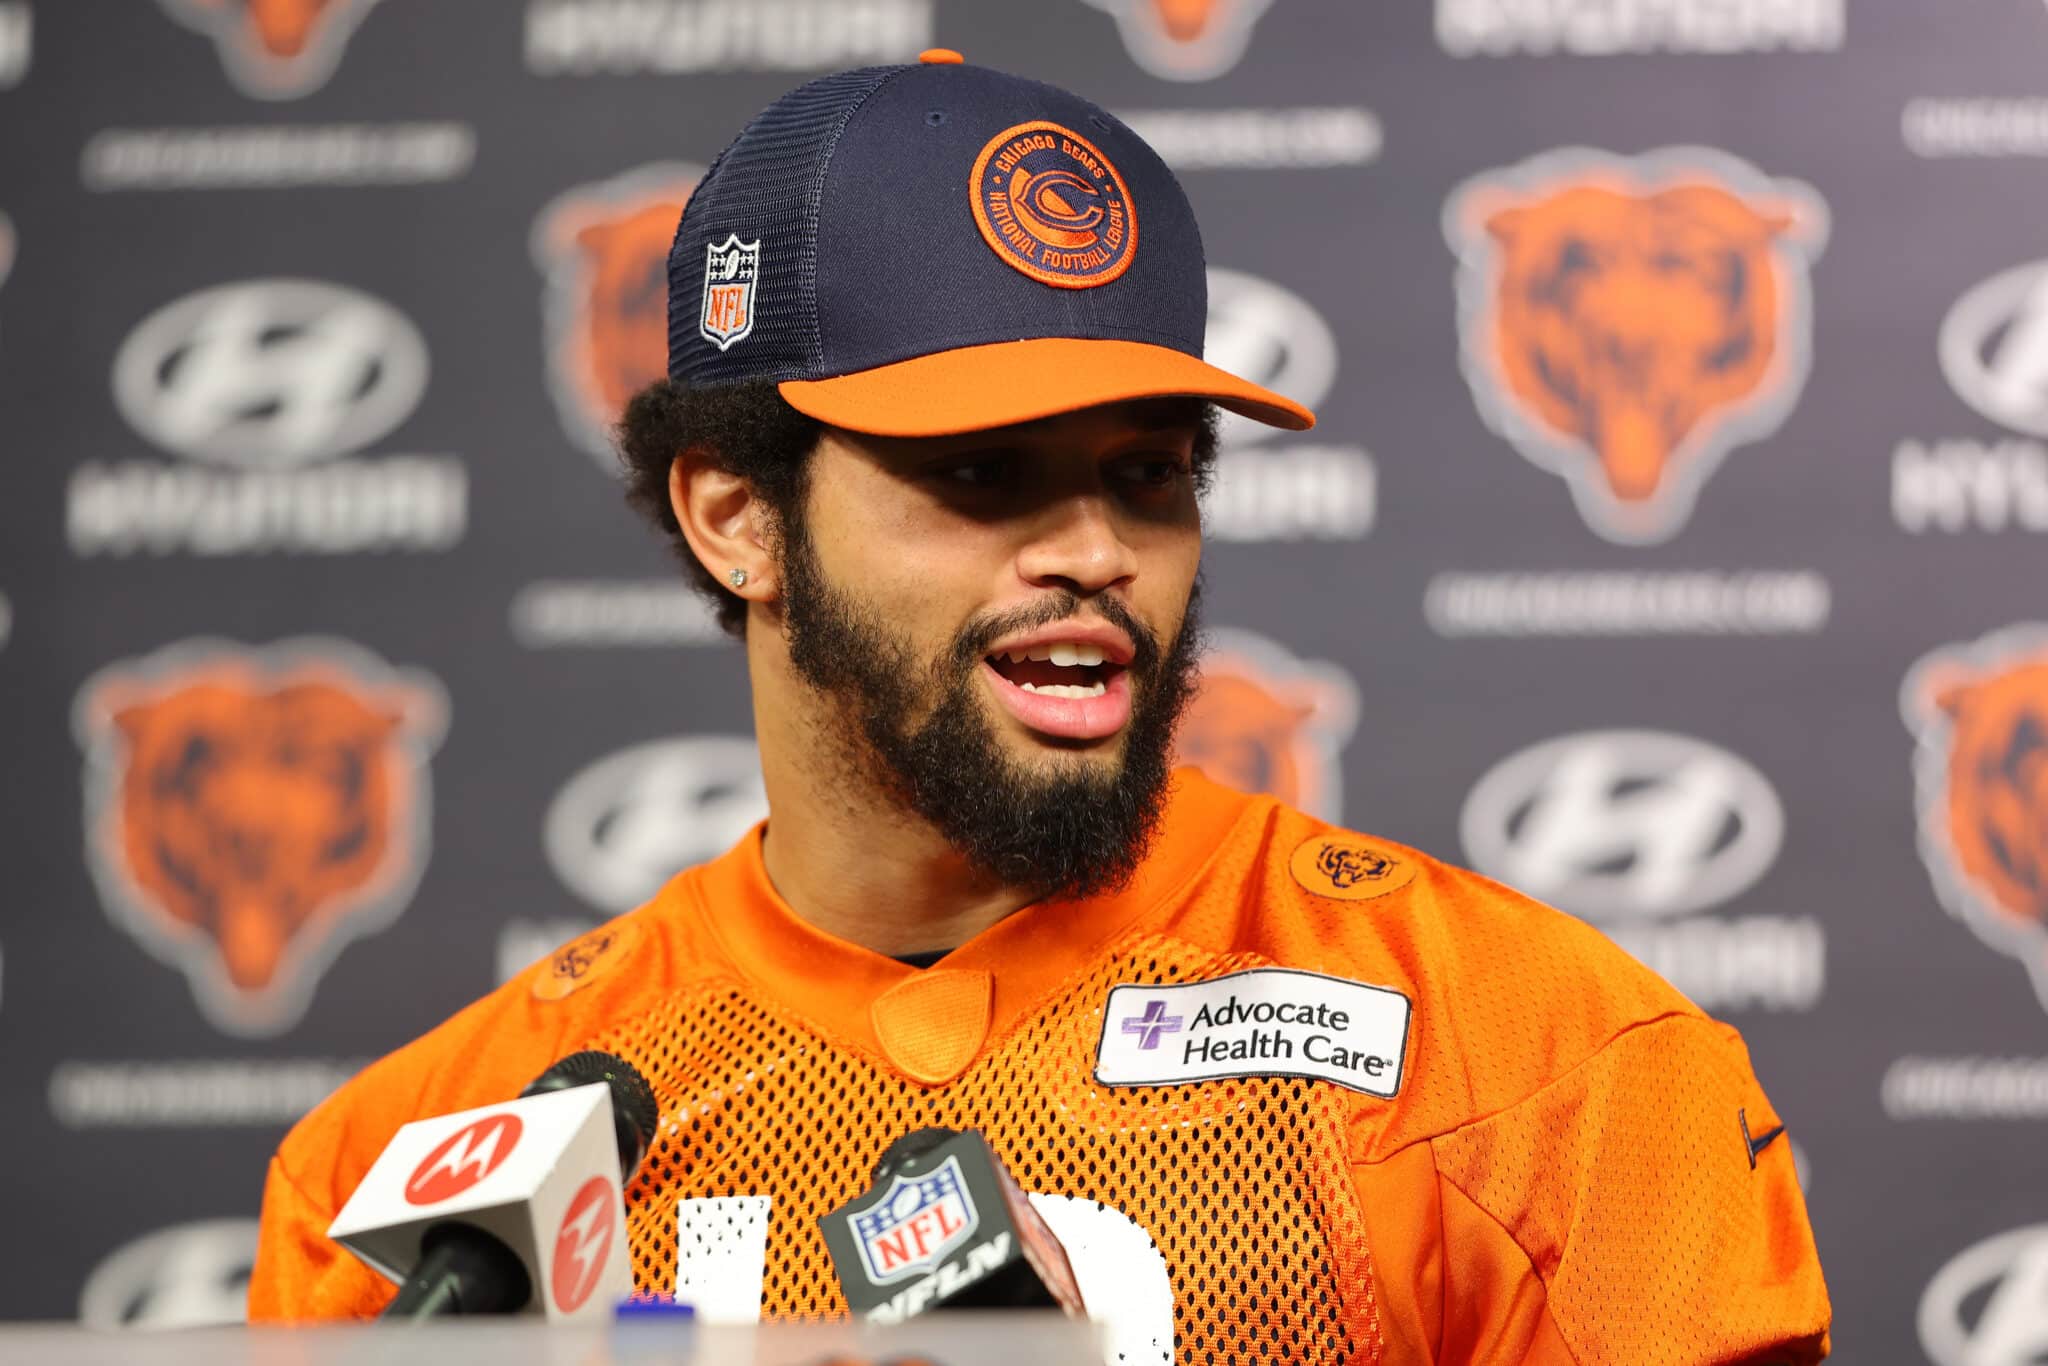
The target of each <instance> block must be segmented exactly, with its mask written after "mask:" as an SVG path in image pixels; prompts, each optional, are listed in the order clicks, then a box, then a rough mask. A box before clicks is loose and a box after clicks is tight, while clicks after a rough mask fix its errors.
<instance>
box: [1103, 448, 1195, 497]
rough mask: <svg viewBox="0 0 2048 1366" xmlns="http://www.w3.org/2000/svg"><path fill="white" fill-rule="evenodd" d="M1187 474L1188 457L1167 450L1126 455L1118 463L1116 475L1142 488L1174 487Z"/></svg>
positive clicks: (1127, 482)
mask: <svg viewBox="0 0 2048 1366" xmlns="http://www.w3.org/2000/svg"><path fill="white" fill-rule="evenodd" d="M1187 474H1188V461H1187V457H1185V456H1181V455H1174V454H1170V453H1167V452H1160V453H1157V454H1152V453H1147V454H1144V455H1133V456H1126V457H1125V458H1124V459H1122V460H1119V461H1117V463H1116V477H1117V478H1118V479H1120V480H1121V481H1123V482H1124V483H1125V484H1128V485H1131V486H1133V487H1136V488H1140V489H1166V488H1172V487H1174V486H1175V485H1177V484H1179V483H1180V482H1181V480H1182V479H1184V478H1185V477H1186V476H1187Z"/></svg>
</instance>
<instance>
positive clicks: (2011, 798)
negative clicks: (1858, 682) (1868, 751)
mask: <svg viewBox="0 0 2048 1366" xmlns="http://www.w3.org/2000/svg"><path fill="white" fill-rule="evenodd" d="M1899 704H1900V710H1901V711H1902V712H1903V714H1904V716H1905V720H1906V725H1907V727H1908V728H1909V729H1910V730H1912V732H1913V735H1914V739H1915V740H1916V742H1917V743H1916V745H1915V749H1914V756H1913V771H1914V777H1915V784H1914V787H1915V795H1916V802H1917V806H1918V812H1919V827H1920V857H1921V859H1922V861H1923V862H1925V863H1926V865H1927V871H1928V873H1929V875H1930V876H1931V877H1932V878H1933V880H1934V887H1935V891H1936V893H1937V894H1938V895H1939V896H1940V897H1941V900H1942V903H1943V904H1944V905H1946V906H1947V908H1948V910H1949V912H1950V914H1952V915H1955V916H1957V917H1959V918H1960V919H1961V920H1963V922H1964V923H1966V924H1967V925H1969V927H1970V928H1971V929H1972V930H1974V931H1976V933H1977V936H1978V937H1979V938H1980V939H1982V940H1983V941H1984V942H1985V943H1987V944H1989V945H1990V946H1991V947H1993V948H1995V949H1997V950H1998V951H1999V952H2001V953H2007V954H2011V955H2012V956H2013V957H2015V958H2017V959H2019V960H2020V962H2022V963H2023V964H2025V965H2026V969H2027V972H2028V973H2029V974H2030V975H2031V976H2032V978H2033V981H2034V989H2035V991H2036V992H2037V993H2038V994H2039V995H2040V997H2041V1002H2042V1004H2043V1006H2044V1007H2048V625H2031V626H2015V627H2011V628H2009V629H2007V630H2004V631H2000V632H1998V633H1996V634H1994V635H1990V636H1987V637H1985V638H1984V639H1982V640H1980V641H1978V642H1976V643H1975V644H1970V645H1949V646H1944V647H1942V648H1941V649H1938V650H1934V651H1932V652H1931V653H1929V654H1928V655H1926V656H1925V657H1923V658H1922V659H1921V660H1920V661H1919V662H1918V663H1916V664H1915V665H1914V666H1913V668H1912V670H1911V671H1910V672H1909V673H1908V674H1907V675H1906V681H1905V683H1904V685H1903V687H1902V688H1901V689H1900V695H1899Z"/></svg>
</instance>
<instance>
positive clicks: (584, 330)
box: [533, 163, 703, 468]
mask: <svg viewBox="0 0 2048 1366" xmlns="http://www.w3.org/2000/svg"><path fill="white" fill-rule="evenodd" d="M702 175H703V170H702V168H700V167H696V166H688V165H682V164H674V163H657V164H655V165H651V166H642V167H640V168H639V169H638V170H634V171H628V172H626V173H625V174H624V175H620V176H615V177H613V178H612V179H610V180H607V181H603V182H600V183H598V184H595V185H580V186H578V187H576V188H575V189H573V190H570V191H568V192H567V193H565V194H563V195H561V196H560V197H558V198H557V199H555V200H554V202H553V203H551V204H549V205H548V206H547V208H545V209H543V210H542V211H541V214H540V218H539V220H538V221H537V222H536V223H535V224H534V232H533V255H534V260H535V263H536V264H538V265H539V267H540V269H541V273H542V274H543V275H545V276H546V277H547V285H546V297H545V299H544V301H543V312H544V315H545V318H544V326H545V330H546V334H547V360H548V379H549V383H550V386H551V387H552V389H553V390H554V395H555V406H556V408H557V409H558V410H559V411H560V413H561V416H562V424H563V426H564V427H566V428H567V429H568V432H569V435H570V436H571V437H572V438H574V439H575V441H576V443H577V444H578V445H580V446H582V447H583V448H584V449H585V450H587V451H589V452H590V453H591V454H592V455H595V456H596V457H598V458H599V459H600V460H602V461H604V462H605V464H606V467H607V468H609V467H610V465H611V463H612V461H613V460H614V459H615V454H614V451H613V448H612V440H611V432H612V427H613V426H614V425H615V424H616V423H617V422H618V420H619V415H620V414H621V413H622V412H624V411H625V407H626V402H627V400H629V399H631V398H632V397H633V395H634V394H635V393H637V392H639V390H640V389H641V388H643V387H644V386H646V385H648V384H650V383H652V382H653V381H655V380H657V379H660V378H661V377H662V376H663V375H666V374H667V373H668V255H669V248H670V246H671V245H672V244H673V243H674V241H675V235H676V224H677V223H678V222H679V221H681V219H682V216H683V207H684V205H686V204H688V203H689V200H690V192H691V191H692V190H694V189H695V188H696V185H697V181H698V180H699V179H700V178H701V177H702Z"/></svg>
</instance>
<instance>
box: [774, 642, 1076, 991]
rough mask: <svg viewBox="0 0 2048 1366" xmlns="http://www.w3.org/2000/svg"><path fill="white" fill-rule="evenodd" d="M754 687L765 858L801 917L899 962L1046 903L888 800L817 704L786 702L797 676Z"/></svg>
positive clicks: (953, 944)
mask: <svg viewBox="0 0 2048 1366" xmlns="http://www.w3.org/2000/svg"><path fill="white" fill-rule="evenodd" d="M750 634H752V633H750ZM757 663H758V661H757ZM754 676H755V679H756V686H755V692H754V728H755V734H756V735H757V736H758V737H759V741H760V746H761V777H762V781H763V784H764V785H765V787H766V789H767V794H768V810H769V818H768V830H767V833H766V835H765V836H764V838H763V841H762V846H761V858H762V862H763V864H764V865H765V866H766V868H767V871H768V878H769V881H770V882H772V883H773V884H774V885H775V890H776V891H777V892H778V893H779V894H780V895H781V897H782V899H783V900H784V901H786V902H787V903H789V907H790V909H791V910H793V911H795V912H796V913H797V915H799V916H800V917H802V918H803V919H804V920H805V921H806V922H808V923H809V924H811V925H813V926H815V927H816V928H818V929H820V930H823V931H824V932H825V933H826V934H829V935H832V936H833V937H834V938H837V939H843V940H846V941H847V942H849V943H854V944H859V945H860V946H861V947H863V948H866V949H872V950H873V951H875V952H876V953H879V954H884V955H887V956H890V957H895V956H897V955H900V954H908V953H925V952H930V951H932V950H936V949H953V948H957V947H959V946H960V945H961V944H964V943H966V942H967V941H968V940H969V939H972V938H973V937H974V936H975V935H977V934H980V933H981V932H982V931H983V930H986V929H988V928H989V927H990V926H992V925H994V924H995V923H996V922H997V921H999V920H1002V919H1003V918H1004V917H1005V916H1008V915H1010V914H1011V913H1012V912H1014V911H1018V910H1021V909H1022V908H1023V907H1025V906H1027V905H1029V904H1030V903H1031V902H1032V901H1033V900H1035V899H1036V897H1035V894H1034V893H1033V892H1032V890H1031V889H1029V888H1026V887H1018V886H1012V885H1009V884H1006V883H1003V882H1001V881H998V880H997V879H995V878H992V877H990V876H989V875H987V874H985V873H983V872H981V871H980V870H978V869H976V868H974V867H973V866H971V865H970V864H969V863H968V862H967V861H966V860H965V859H963V858H962V857H961V856H960V855H959V853H958V852H957V851H956V850H955V849H954V848H953V847H952V845H951V844H949V843H948V842H947V841H946V839H945V838H944V837H943V836H942V835H940V834H939V832H938V831H937V830H935V829H933V828H932V826H931V825H930V824H928V823H927V822H926V821H925V820H924V819H923V818H922V817H919V816H917V815H915V814H914V813H912V812H909V811H907V810H905V809H904V808H903V806H902V805H901V804H900V803H899V802H898V801H896V800H895V799H894V798H893V797H892V796H891V795H890V794H889V793H888V792H886V791H885V790H883V789H882V788H881V787H880V785H879V783H878V782H877V781H876V780H875V778H874V776H873V775H872V773H871V771H870V769H869V768H868V766H867V765H866V764H864V763H863V762H862V761H861V758H860V756H857V755H852V754H848V753H847V752H845V747H844V743H843V741H835V739H834V738H833V737H832V736H830V735H828V734H826V727H827V726H828V725H829V724H830V723H829V721H828V720H827V719H826V718H825V717H823V716H821V715H820V714H819V713H818V711H817V710H816V709H817V707H818V699H817V697H816V695H815V694H809V693H805V694H804V695H802V696H789V695H787V691H788V690H790V689H795V688H800V687H801V685H799V684H795V683H794V681H793V680H790V679H789V678H788V676H787V674H782V675H780V676H779V677H778V678H777V684H779V685H780V686H777V685H775V684H771V685H770V686H767V687H763V686H761V682H762V680H763V679H764V678H765V677H773V676H774V675H768V674H764V672H763V671H762V670H760V669H759V668H758V667H757V668H756V670H755V674H754ZM785 704H786V705H785Z"/></svg>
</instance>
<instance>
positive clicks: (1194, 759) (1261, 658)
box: [1174, 628, 1358, 821]
mask: <svg viewBox="0 0 2048 1366" xmlns="http://www.w3.org/2000/svg"><path fill="white" fill-rule="evenodd" d="M1208 635H1209V650H1208V652H1207V653H1206V654H1204V655H1203V656H1202V674H1201V681H1200V684H1199V686H1198V687H1197V689H1196V692H1195V696H1194V699H1193V700H1192V701H1190V702H1189V703H1188V709H1187V712H1186V713H1185V714H1184V715H1183V716H1182V718H1181V724H1180V730H1179V731H1178V732H1177V734H1176V738H1175V754H1174V761H1175V762H1176V763H1182V764H1193V765H1194V766H1195V767H1197V768H1199V769H1201V770H1202V772H1203V774H1204V775H1205V776H1206V777H1209V778H1211V779H1214V780H1215V781H1216V782H1219V783H1222V784H1224V785H1225V786H1227V787H1234V788H1236V789H1238V790H1239V791H1240V792H1254V793H1257V792H1270V793H1271V794H1272V795H1274V796H1275V797H1278V798H1279V799H1280V800H1281V801H1283V802H1285V803H1287V805H1289V806H1292V807H1296V808H1298V809H1299V810H1302V811H1306V812H1308V813H1309V814H1310V815H1312V816H1317V817H1320V818H1321V819H1323V820H1326V821H1335V820H1337V819H1339V818H1340V817H1341V815H1342V808H1343V804H1344V803H1343V790H1342V779H1343V774H1342V771H1341V769H1340V767H1339V764H1338V756H1339V753H1340V751H1342V749H1343V748H1344V745H1345V743H1346V742H1347V741H1348V740H1350V738H1351V731H1352V728H1353V727H1354V726H1355V725H1356V724H1357V721H1358V687H1357V685H1356V684H1354V683H1353V682H1352V681H1351V677H1350V675H1348V674H1346V673H1345V672H1344V671H1343V670H1341V669H1339V668H1337V667H1336V666H1335V665H1332V664H1323V663H1312V662H1305V661H1303V660H1300V659H1297V658H1295V657H1294V655H1293V654H1292V653H1291V652H1289V651H1288V650H1287V649H1286V648H1285V647H1283V646H1280V645H1277V644H1275V643H1274V642H1272V641H1270V640H1267V639H1266V638H1265V637H1264V636H1260V635H1255V634H1253V633H1252V632H1250V631H1235V630H1229V629H1227V628H1218V629H1216V630H1212V631H1210V632H1209V633H1208Z"/></svg>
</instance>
